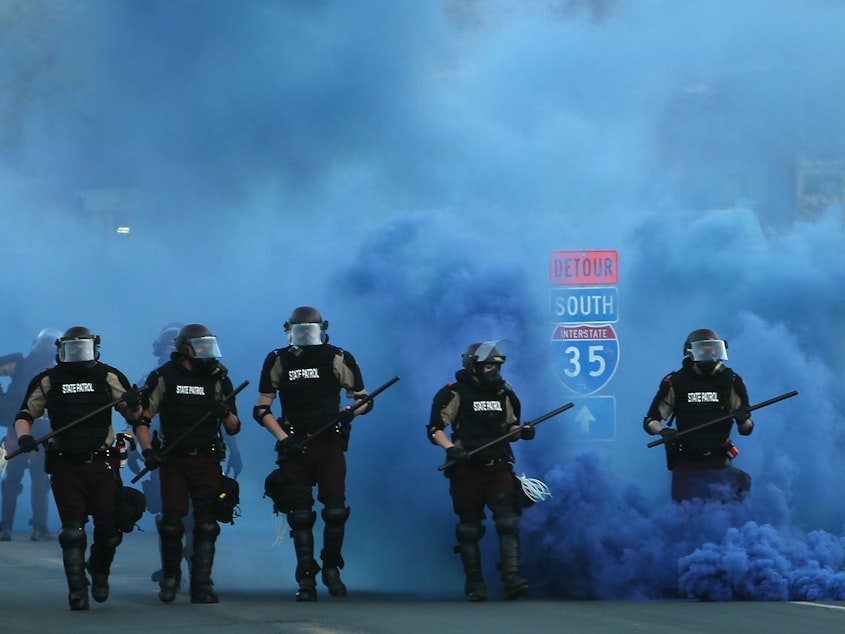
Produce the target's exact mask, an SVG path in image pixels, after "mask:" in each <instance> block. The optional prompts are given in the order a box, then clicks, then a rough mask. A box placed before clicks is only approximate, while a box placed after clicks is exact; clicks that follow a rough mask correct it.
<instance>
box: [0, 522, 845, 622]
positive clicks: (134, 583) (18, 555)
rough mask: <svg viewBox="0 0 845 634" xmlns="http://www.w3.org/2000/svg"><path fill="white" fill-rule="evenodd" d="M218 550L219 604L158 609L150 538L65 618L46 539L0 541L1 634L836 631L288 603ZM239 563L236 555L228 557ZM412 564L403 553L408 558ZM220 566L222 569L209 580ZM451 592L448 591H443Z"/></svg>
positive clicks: (278, 590)
mask: <svg viewBox="0 0 845 634" xmlns="http://www.w3.org/2000/svg"><path fill="white" fill-rule="evenodd" d="M225 552H226V551H224V550H223V549H222V548H221V551H220V556H219V557H218V561H217V562H216V564H215V571H216V573H217V574H215V579H216V580H217V585H216V589H217V590H218V592H219V594H220V597H221V603H219V604H217V605H191V604H190V602H189V601H188V597H187V595H186V594H184V593H182V594H180V595H179V596H178V597H177V599H176V601H175V602H174V603H172V604H169V605H164V604H162V603H161V602H159V600H158V598H157V595H156V592H157V586H156V585H155V584H153V583H152V582H151V581H150V576H149V573H150V572H151V571H152V570H154V569H155V567H157V565H158V562H157V542H156V536H155V534H153V533H151V532H145V533H137V532H136V533H132V534H131V535H128V536H126V539H125V540H124V544H123V545H122V546H121V550H119V551H118V555H117V558H116V560H115V564H114V566H113V570H112V578H111V588H112V590H111V596H110V598H109V600H108V601H107V602H106V603H102V604H98V603H94V602H93V601H92V602H91V609H90V610H89V611H88V612H71V611H69V610H68V608H67V600H66V599H67V588H66V585H65V580H64V574H63V572H62V566H61V551H60V549H59V546H58V544H57V543H56V542H55V541H51V542H31V541H29V534H28V533H16V534H15V535H14V537H13V540H12V541H11V542H3V543H0V566H2V568H1V569H2V579H1V580H0V614H2V615H3V616H2V618H3V623H2V625H0V631H3V632H10V633H14V634H17V633H18V632H21V633H23V632H62V633H70V632H89V633H99V632H103V633H105V632H108V633H109V634H127V633H132V632H155V633H161V634H164V633H167V632H199V631H203V632H219V633H222V634H224V633H226V632H290V633H293V634H396V633H402V634H417V633H420V634H422V633H425V634H452V633H458V632H460V633H466V632H480V633H484V634H498V633H507V634H523V633H525V632H529V633H534V634H544V633H546V632H568V633H581V632H585V633H587V632H589V633H591V634H602V633H615V632H649V633H652V634H662V633H666V634H669V633H671V634H679V633H680V634H683V633H711V632H719V633H720V634H730V633H732V632H737V633H740V632H741V633H742V634H749V632H767V633H771V634H778V633H787V632H789V633H793V632H813V633H814V634H817V633H826V632H837V633H840V632H845V603H839V604H826V605H820V604H799V603H776V602H768V603H762V602H760V603H740V602H735V603H702V602H695V601H665V602H657V601H654V602H599V601H593V602H587V601H583V602H582V601H545V600H536V599H530V598H527V597H526V598H523V599H520V600H518V601H513V602H504V601H498V600H494V601H489V602H487V603H483V604H470V603H467V602H465V601H464V600H463V599H462V597H459V596H452V595H449V596H445V595H444V596H440V597H430V596H419V597H418V596H412V595H408V594H398V593H397V594H391V593H389V592H383V591H379V592H374V591H366V590H362V589H356V588H354V587H353V588H351V589H350V596H349V597H348V598H347V599H333V598H331V597H329V596H328V595H326V594H325V593H323V594H322V595H321V598H320V600H319V601H318V602H316V603H307V604H306V603H296V602H295V601H294V600H293V594H294V587H293V584H292V582H291V581H288V580H287V576H288V574H289V573H290V571H289V570H284V571H277V570H276V569H277V568H278V564H277V563H276V561H275V560H274V559H273V558H272V557H269V556H268V557H264V558H258V559H256V560H249V561H245V560H244V559H243V557H241V559H240V560H238V561H233V560H232V559H231V555H226V554H225ZM236 556H237V555H236ZM409 557H412V554H411V553H409ZM218 566H219V567H220V570H218ZM235 566H238V567H239V568H244V567H246V568H249V569H250V570H251V571H252V575H253V576H252V578H253V580H254V582H255V583H254V584H253V586H255V587H252V588H244V587H243V584H238V585H239V586H241V587H234V586H231V585H227V583H226V581H225V580H224V577H223V576H221V574H220V572H221V571H222V570H223V569H224V568H227V567H232V568H234V567H235ZM450 590H451V588H450Z"/></svg>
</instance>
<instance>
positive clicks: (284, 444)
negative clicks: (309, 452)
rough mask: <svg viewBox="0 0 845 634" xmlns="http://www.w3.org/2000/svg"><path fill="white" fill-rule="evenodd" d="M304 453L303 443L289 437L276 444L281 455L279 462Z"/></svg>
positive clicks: (277, 451)
mask: <svg viewBox="0 0 845 634" xmlns="http://www.w3.org/2000/svg"><path fill="white" fill-rule="evenodd" d="M303 451H304V447H303V446H302V443H299V442H297V441H296V440H294V439H293V437H292V436H288V437H286V438H284V439H282V440H279V441H277V442H276V453H277V454H279V460H283V459H284V458H293V457H294V456H299V455H301V454H302V452H303Z"/></svg>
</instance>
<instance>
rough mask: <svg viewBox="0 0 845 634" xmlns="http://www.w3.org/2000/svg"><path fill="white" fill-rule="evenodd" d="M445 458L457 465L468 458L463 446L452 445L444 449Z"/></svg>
mask: <svg viewBox="0 0 845 634" xmlns="http://www.w3.org/2000/svg"><path fill="white" fill-rule="evenodd" d="M446 458H447V460H449V462H453V463H455V464H456V465H459V464H463V463H464V462H466V461H468V460H469V454H468V453H467V450H466V449H464V448H463V447H458V446H457V445H452V446H451V447H449V448H448V449H447V450H446Z"/></svg>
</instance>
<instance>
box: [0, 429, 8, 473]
mask: <svg viewBox="0 0 845 634" xmlns="http://www.w3.org/2000/svg"><path fill="white" fill-rule="evenodd" d="M6 453H7V452H6V439H5V438H4V439H3V442H0V478H2V477H3V476H5V475H6V467H7V466H9V462H8V461H7V460H6Z"/></svg>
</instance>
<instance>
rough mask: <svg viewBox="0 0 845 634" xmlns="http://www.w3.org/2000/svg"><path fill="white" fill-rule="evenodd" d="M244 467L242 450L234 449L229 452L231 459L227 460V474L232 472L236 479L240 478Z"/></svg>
mask: <svg viewBox="0 0 845 634" xmlns="http://www.w3.org/2000/svg"><path fill="white" fill-rule="evenodd" d="M243 468H244V461H243V458H241V452H240V451H232V452H231V453H230V454H229V460H228V461H227V462H226V474H227V475H228V474H229V473H231V474H232V475H231V477H233V478H234V479H235V480H237V479H238V476H239V475H240V474H241V471H243Z"/></svg>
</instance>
